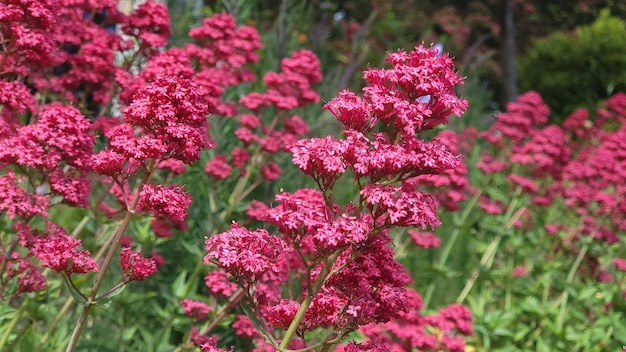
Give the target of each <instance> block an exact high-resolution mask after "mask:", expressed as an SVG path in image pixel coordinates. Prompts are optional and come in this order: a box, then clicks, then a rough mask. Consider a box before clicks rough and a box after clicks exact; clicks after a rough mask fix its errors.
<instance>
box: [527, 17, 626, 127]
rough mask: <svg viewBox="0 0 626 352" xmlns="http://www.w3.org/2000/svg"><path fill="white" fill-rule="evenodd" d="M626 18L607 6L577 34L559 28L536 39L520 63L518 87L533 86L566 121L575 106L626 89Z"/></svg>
mask: <svg viewBox="0 0 626 352" xmlns="http://www.w3.org/2000/svg"><path fill="white" fill-rule="evenodd" d="M624 48H626V22H624V20H622V19H620V18H617V17H613V16H611V15H610V13H609V11H608V10H603V11H602V12H601V14H600V17H599V18H598V19H597V20H596V21H595V22H594V23H592V24H591V25H588V26H581V27H578V28H577V29H576V32H575V33H574V34H569V33H563V32H557V33H554V34H552V35H550V36H548V37H547V38H544V39H539V40H535V41H533V43H532V45H531V46H530V48H529V50H528V53H527V55H526V56H525V57H524V58H523V59H522V60H521V64H520V75H519V77H520V78H519V79H520V88H521V89H522V91H527V90H535V91H537V92H539V93H540V94H541V96H542V97H543V98H544V101H545V102H546V103H547V104H548V105H549V106H550V109H551V110H552V111H553V115H552V119H553V122H560V121H562V120H563V119H564V118H565V117H566V116H567V115H568V114H569V113H571V112H572V111H574V109H575V108H576V107H580V106H581V105H582V106H586V107H590V108H593V107H595V106H594V105H595V104H597V102H598V101H601V100H603V99H606V98H608V97H609V96H610V95H611V94H613V93H615V92H617V91H625V90H626V51H625V50H624Z"/></svg>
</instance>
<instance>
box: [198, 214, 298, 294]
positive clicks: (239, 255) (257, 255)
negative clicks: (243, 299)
mask: <svg viewBox="0 0 626 352" xmlns="http://www.w3.org/2000/svg"><path fill="white" fill-rule="evenodd" d="M287 248H288V247H287V244H286V243H285V242H284V241H283V240H282V239H280V238H279V237H277V236H272V235H270V234H269V233H268V232H267V231H266V230H263V229H259V230H256V231H250V230H247V229H245V228H242V227H238V225H237V224H235V225H233V227H232V228H231V229H230V230H228V231H226V232H223V233H221V234H218V235H213V236H211V237H209V239H207V240H206V250H207V252H208V253H207V255H206V256H205V257H204V262H205V263H206V264H208V263H214V264H216V265H217V266H219V267H220V268H222V269H224V270H226V271H227V272H228V273H230V274H231V275H232V276H234V277H235V278H236V279H237V280H239V281H243V282H247V283H252V282H255V281H256V280H258V279H259V278H260V277H261V276H262V275H263V274H264V273H265V272H266V271H268V270H271V269H272V267H273V266H274V264H275V263H276V261H277V260H278V256H279V255H281V254H282V253H284V252H285V251H286V250H287Z"/></svg>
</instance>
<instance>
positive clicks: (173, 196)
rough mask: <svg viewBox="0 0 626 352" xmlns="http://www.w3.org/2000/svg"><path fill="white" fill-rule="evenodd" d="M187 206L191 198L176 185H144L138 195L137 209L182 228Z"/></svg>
mask: <svg viewBox="0 0 626 352" xmlns="http://www.w3.org/2000/svg"><path fill="white" fill-rule="evenodd" d="M189 204H191V196H189V194H188V193H187V192H185V190H183V188H182V187H180V186H178V185H165V186H164V185H155V184H145V185H144V186H143V189H142V190H141V193H140V194H139V203H138V208H139V209H140V210H142V211H149V212H151V213H152V214H154V215H155V216H166V217H167V218H169V219H170V220H172V222H174V224H177V225H179V224H180V225H181V226H182V224H183V223H184V222H185V218H186V217H187V209H188V208H189Z"/></svg>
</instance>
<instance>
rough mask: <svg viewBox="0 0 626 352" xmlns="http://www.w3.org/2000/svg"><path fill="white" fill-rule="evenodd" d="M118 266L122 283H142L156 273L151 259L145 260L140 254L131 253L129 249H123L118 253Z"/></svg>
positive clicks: (154, 264) (154, 263)
mask: <svg viewBox="0 0 626 352" xmlns="http://www.w3.org/2000/svg"><path fill="white" fill-rule="evenodd" d="M120 265H121V266H122V272H123V279H122V281H124V282H131V281H142V280H143V279H145V278H147V277H148V276H150V275H153V274H155V273H156V272H157V267H156V262H155V261H154V260H153V259H149V258H145V257H144V256H143V255H141V253H133V250H132V249H131V248H130V247H123V248H122V250H121V251H120Z"/></svg>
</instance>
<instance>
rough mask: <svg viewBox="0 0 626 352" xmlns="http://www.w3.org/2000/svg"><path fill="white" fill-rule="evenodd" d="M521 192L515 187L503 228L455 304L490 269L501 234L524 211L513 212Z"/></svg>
mask: <svg viewBox="0 0 626 352" xmlns="http://www.w3.org/2000/svg"><path fill="white" fill-rule="evenodd" d="M521 192H522V188H521V187H517V190H516V192H515V196H514V197H513V200H512V201H511V204H509V207H508V208H507V210H506V212H505V214H504V221H503V223H504V226H503V227H502V231H500V233H499V234H498V235H497V236H496V238H494V239H493V241H491V243H490V244H489V247H487V250H486V251H485V253H484V254H483V256H482V258H480V266H479V268H478V269H477V270H474V272H473V273H472V276H471V277H470V279H469V280H467V283H466V284H465V287H463V291H461V294H459V297H458V298H457V299H456V302H457V303H463V301H465V298H467V295H468V294H469V292H470V290H471V289H472V287H474V284H475V283H476V280H478V277H479V276H480V271H488V270H490V269H491V267H492V266H493V261H494V260H495V257H496V253H497V250H498V246H499V245H500V241H502V237H503V234H504V233H506V232H507V231H508V230H510V229H511V227H513V224H515V221H517V220H518V219H519V218H520V217H521V216H522V214H524V212H525V211H526V207H522V208H520V209H518V210H517V211H516V212H515V213H514V212H513V211H514V210H515V208H516V207H517V203H519V200H520V199H519V196H520V194H521Z"/></svg>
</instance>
